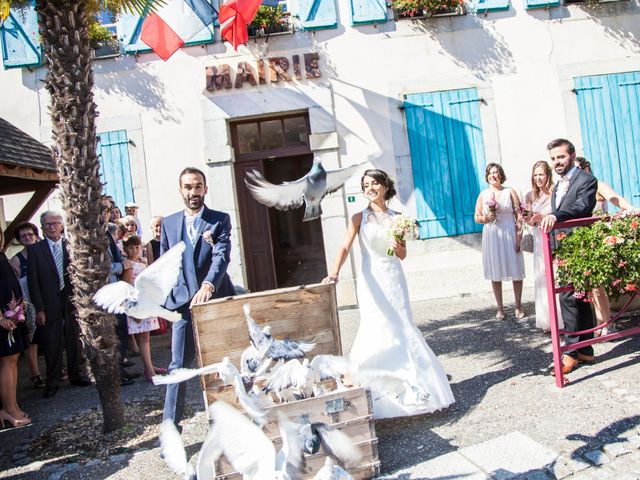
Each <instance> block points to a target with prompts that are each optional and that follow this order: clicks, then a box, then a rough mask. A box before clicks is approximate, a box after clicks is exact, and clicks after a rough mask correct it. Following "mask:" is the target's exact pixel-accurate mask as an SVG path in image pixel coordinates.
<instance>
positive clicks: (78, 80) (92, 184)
mask: <svg viewBox="0 0 640 480" xmlns="http://www.w3.org/2000/svg"><path fill="white" fill-rule="evenodd" d="M86 9H87V2H85V1H75V0H74V1H72V0H37V1H36V10H37V12H38V14H39V16H40V25H41V34H42V38H43V41H44V46H45V65H46V67H47V71H48V72H47V77H46V88H47V90H48V91H49V93H50V94H51V106H50V113H51V120H52V123H53V140H54V142H55V147H54V157H55V158H56V162H57V166H58V173H59V175H60V187H61V190H62V202H63V208H64V211H65V213H66V219H67V221H66V227H65V230H66V236H67V237H68V239H69V244H70V253H71V265H70V275H71V279H72V282H73V285H74V297H73V302H74V305H75V307H76V309H77V312H78V321H79V323H80V328H81V331H82V341H83V344H84V347H85V348H84V349H85V353H86V355H87V357H88V359H89V362H90V364H91V370H92V371H93V374H94V376H95V379H96V387H97V389H98V395H99V398H100V403H101V405H102V412H103V419H104V427H103V430H104V431H105V432H111V431H113V430H116V429H118V428H120V427H121V426H123V425H124V413H123V408H122V402H121V400H120V381H119V378H120V375H119V367H118V360H117V348H116V346H117V341H116V336H115V328H114V326H115V319H114V317H113V316H111V315H106V314H105V313H103V312H102V311H101V310H99V309H98V308H97V307H96V306H95V305H94V304H93V303H92V301H91V298H92V296H93V294H94V293H95V292H96V291H97V289H98V288H100V287H101V286H103V285H104V284H105V283H106V282H107V276H108V271H109V259H108V256H107V248H108V241H107V238H106V236H105V234H104V230H103V225H102V224H101V221H100V200H101V198H102V184H101V183H100V177H99V174H98V169H99V166H100V164H99V162H98V156H97V152H96V125H95V123H96V122H95V120H96V116H97V112H96V105H95V103H94V101H93V91H92V89H93V69H92V67H91V48H90V45H89V37H88V32H87V17H86V15H87V12H86Z"/></svg>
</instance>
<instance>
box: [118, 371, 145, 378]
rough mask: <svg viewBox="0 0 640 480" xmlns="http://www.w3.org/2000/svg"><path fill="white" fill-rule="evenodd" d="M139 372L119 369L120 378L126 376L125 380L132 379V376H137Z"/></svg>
mask: <svg viewBox="0 0 640 480" xmlns="http://www.w3.org/2000/svg"><path fill="white" fill-rule="evenodd" d="M139 376H140V374H139V373H138V372H134V373H129V372H127V371H125V370H121V371H120V378H126V379H127V380H133V379H134V378H138V377H139Z"/></svg>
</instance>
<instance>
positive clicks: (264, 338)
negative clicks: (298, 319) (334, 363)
mask: <svg viewBox="0 0 640 480" xmlns="http://www.w3.org/2000/svg"><path fill="white" fill-rule="evenodd" d="M242 309H243V310H244V316H245V318H246V319H247V328H248V329H249V340H250V341H251V344H252V345H253V347H254V348H255V349H256V350H257V351H258V352H259V354H260V355H262V358H265V357H268V358H271V359H272V360H279V359H281V358H282V359H284V360H291V359H293V358H304V356H305V354H306V353H308V352H310V351H311V350H313V348H314V347H315V345H316V344H315V343H307V342H296V341H293V340H289V339H286V340H278V339H276V338H273V337H272V336H271V327H269V326H266V327H264V328H263V329H262V330H260V328H259V327H258V325H257V324H256V322H255V320H254V319H253V317H251V307H249V304H248V303H245V304H244V305H242Z"/></svg>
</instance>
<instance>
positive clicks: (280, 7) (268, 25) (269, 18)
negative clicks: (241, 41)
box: [247, 0, 293, 38]
mask: <svg viewBox="0 0 640 480" xmlns="http://www.w3.org/2000/svg"><path fill="white" fill-rule="evenodd" d="M287 3H288V2H287V1H286V0H273V1H270V2H263V4H262V5H260V8H258V11H257V13H256V16H255V17H254V18H253V21H252V22H251V23H250V24H249V25H248V26H247V31H248V34H249V37H254V38H257V37H268V36H271V35H282V34H289V33H293V22H292V21H291V12H290V11H289V6H288V5H287Z"/></svg>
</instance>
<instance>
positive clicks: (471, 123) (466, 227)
mask: <svg viewBox="0 0 640 480" xmlns="http://www.w3.org/2000/svg"><path fill="white" fill-rule="evenodd" d="M479 102H480V99H479V98H478V95H477V92H476V89H475V88H469V89H463V90H449V91H443V92H432V93H418V94H412V95H407V97H406V100H405V114H406V117H407V130H408V136H409V147H410V149H411V164H412V167H413V180H414V186H415V195H416V209H417V216H418V223H419V225H420V238H433V237H442V236H449V235H459V234H463V233H471V232H477V231H480V230H481V229H482V226H481V225H478V224H476V223H475V222H474V221H473V214H474V210H475V202H476V198H477V197H478V194H479V193H480V190H481V185H480V182H481V180H482V179H483V178H484V168H485V153H484V141H483V138H482V126H481V124H480V107H479Z"/></svg>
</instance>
